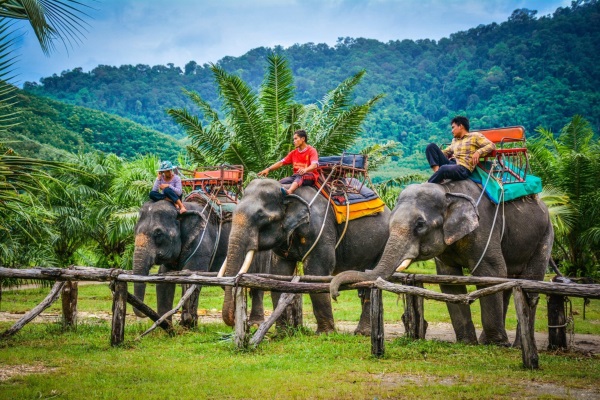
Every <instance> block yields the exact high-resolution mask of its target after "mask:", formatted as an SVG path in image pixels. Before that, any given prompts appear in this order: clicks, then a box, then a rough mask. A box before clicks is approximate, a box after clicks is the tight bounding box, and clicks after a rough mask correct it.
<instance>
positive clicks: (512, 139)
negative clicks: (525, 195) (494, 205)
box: [473, 126, 530, 184]
mask: <svg viewBox="0 0 600 400" xmlns="http://www.w3.org/2000/svg"><path fill="white" fill-rule="evenodd" d="M473 132H479V133H481V134H482V135H484V136H485V137H486V138H488V139H489V140H490V141H492V142H493V143H494V144H495V145H496V150H494V151H492V152H491V153H490V154H488V155H487V156H485V157H482V158H481V159H480V161H479V164H478V167H480V168H481V169H483V170H484V171H485V172H486V173H487V174H490V169H492V171H491V176H492V177H493V178H495V179H496V180H497V181H499V182H501V183H502V184H509V183H523V182H525V180H526V178H527V174H528V173H529V172H530V169H529V157H528V156H527V148H526V147H525V128H523V127H522V126H509V127H505V128H492V129H480V130H474V131H473Z"/></svg>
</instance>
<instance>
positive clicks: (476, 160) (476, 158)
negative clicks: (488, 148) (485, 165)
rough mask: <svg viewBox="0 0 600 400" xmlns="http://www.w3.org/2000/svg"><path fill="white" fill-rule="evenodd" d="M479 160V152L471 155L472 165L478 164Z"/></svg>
mask: <svg viewBox="0 0 600 400" xmlns="http://www.w3.org/2000/svg"><path fill="white" fill-rule="evenodd" d="M480 158H481V155H480V154H479V150H478V151H476V152H475V153H473V157H472V161H473V165H477V163H479V159H480Z"/></svg>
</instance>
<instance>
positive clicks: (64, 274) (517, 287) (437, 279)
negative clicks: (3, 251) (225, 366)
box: [0, 266, 600, 368]
mask: <svg viewBox="0 0 600 400" xmlns="http://www.w3.org/2000/svg"><path fill="white" fill-rule="evenodd" d="M0 278H19V279H34V280H50V281H56V282H57V284H56V285H55V286H54V289H53V291H52V293H51V294H50V295H49V296H48V297H47V298H46V299H45V300H44V301H43V302H42V303H41V304H40V305H39V306H37V307H36V308H35V309H34V310H32V311H30V312H29V313H27V314H26V315H25V316H24V317H23V318H22V319H21V320H20V321H18V322H17V323H16V324H15V325H14V326H13V327H11V328H10V329H8V330H7V331H5V332H4V333H2V334H0V337H8V336H11V335H13V334H15V333H16V332H18V330H19V329H21V328H22V326H24V325H25V324H26V323H27V322H29V321H31V320H32V319H33V318H35V316H36V315H38V314H39V313H41V311H42V310H43V309H45V308H47V307H48V306H49V305H50V304H51V303H52V301H54V300H56V299H57V298H58V294H57V293H58V292H60V288H62V286H63V285H60V284H59V282H64V281H68V282H75V281H96V282H98V281H99V282H111V285H110V287H111V290H112V291H113V307H112V311H113V319H112V331H111V344H112V345H119V344H121V343H122V342H123V340H124V333H125V311H126V306H125V305H126V303H130V304H131V305H133V306H134V307H136V308H137V309H138V310H140V311H142V312H143V313H145V314H146V315H147V316H149V317H150V318H151V319H152V320H153V321H154V322H155V324H154V325H153V327H152V328H151V329H149V330H148V331H147V332H150V331H151V330H152V329H154V328H155V327H156V326H160V327H161V328H163V329H165V330H166V331H168V332H172V328H171V324H170V322H169V321H168V320H166V319H165V318H161V316H159V315H158V314H157V313H156V312H154V311H153V310H152V309H151V308H150V307H148V306H147V305H145V304H144V303H143V302H141V301H140V300H139V299H137V298H136V297H135V296H134V295H132V294H130V293H129V292H128V291H127V283H128V282H145V283H154V284H155V283H173V284H187V285H204V286H235V287H236V291H235V296H236V311H235V312H236V327H235V338H234V342H235V343H236V345H237V346H239V347H250V346H257V345H258V343H260V341H261V340H262V338H263V337H264V334H265V333H266V331H267V330H268V329H269V327H270V326H271V325H272V324H273V323H274V320H275V318H270V319H269V320H268V321H266V322H265V324H268V325H265V326H261V327H259V330H258V331H257V335H255V337H254V338H250V337H249V327H248V324H247V322H246V321H247V310H246V307H247V305H246V300H245V295H244V289H243V288H253V289H261V290H264V291H277V292H282V293H325V292H329V282H330V280H331V278H332V277H323V276H302V277H290V276H280V275H268V274H244V275H242V276H238V277H221V278H218V277H216V274H215V273H198V272H191V271H180V272H176V273H168V274H157V275H150V276H139V275H133V274H132V273H131V272H129V271H124V270H119V269H110V270H108V269H101V268H92V267H82V266H72V267H70V268H68V269H58V268H32V269H12V268H2V267H0ZM424 283H427V284H449V285H481V286H487V287H484V288H482V289H479V290H475V291H473V292H471V293H468V294H461V295H449V294H444V293H439V292H436V291H433V290H428V289H424V288H423V287H422V286H423V284H424ZM57 287H59V289H57ZM360 288H363V289H371V295H370V296H371V352H372V354H373V355H374V356H377V357H380V356H382V355H383V354H384V352H385V346H384V338H385V334H384V324H383V303H382V301H381V294H382V291H383V290H386V291H390V292H393V293H397V294H405V295H407V296H409V297H411V298H413V300H414V301H410V302H407V304H409V307H407V310H405V315H404V316H403V320H404V321H405V326H406V327H407V329H406V331H407V334H408V335H409V336H411V337H413V338H424V336H425V330H426V322H425V321H424V319H423V312H422V307H423V301H422V299H432V300H437V301H443V302H449V303H457V304H471V303H473V302H474V301H475V300H477V299H479V298H481V297H483V296H487V295H490V294H493V293H497V292H501V291H506V290H512V291H513V295H514V299H515V308H516V314H517V319H518V321H519V326H520V327H521V329H520V335H521V343H522V352H523V365H524V366H525V367H526V368H538V355H537V349H536V346H535V341H534V340H533V338H534V336H533V334H534V332H533V331H532V330H531V329H530V328H529V327H530V325H531V324H530V323H529V321H527V313H526V312H525V309H526V307H527V293H528V292H532V293H542V294H547V295H554V296H561V297H564V296H571V297H584V298H590V299H600V285H591V284H565V283H556V282H536V281H527V280H520V279H503V278H481V277H471V276H464V277H458V276H440V275H417V274H402V273H396V274H394V275H393V276H392V277H391V278H390V280H389V281H385V280H383V279H381V278H379V279H377V280H376V281H375V282H360V283H356V284H352V285H345V286H342V287H341V288H340V290H351V289H360ZM192 291H193V287H192V288H190V289H189V290H188V292H189V293H191V292H192ZM71 292H73V293H75V294H76V293H77V290H74V291H73V290H71ZM282 299H285V302H284V303H283V304H282V307H281V308H284V307H285V306H286V305H287V304H288V303H289V301H291V297H290V298H289V299H288V298H287V297H282ZM419 299H420V300H419ZM183 300H184V299H182V301H181V302H180V304H178V306H177V307H176V308H175V309H174V310H172V313H174V312H175V310H177V309H178V307H181V305H182V304H183V303H184V301H183ZM63 304H69V305H70V306H69V307H68V308H70V309H72V310H74V311H72V312H76V309H77V307H76V305H75V306H73V302H72V301H71V302H69V301H65V300H64V299H63ZM280 311H281V309H278V310H277V313H276V315H277V314H279V313H280ZM63 312H64V310H63ZM419 313H420V315H418V314H419ZM415 314H417V315H415ZM65 320H69V321H74V317H73V316H70V317H69V316H68V317H65ZM549 325H550V324H549ZM556 328H557V327H553V329H556ZM549 329H550V327H549ZM147 332H146V333H147ZM554 333H556V332H554ZM551 336H552V335H551ZM554 336H556V335H554ZM565 343H566V341H565Z"/></svg>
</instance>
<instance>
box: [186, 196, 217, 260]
mask: <svg viewBox="0 0 600 400" xmlns="http://www.w3.org/2000/svg"><path fill="white" fill-rule="evenodd" d="M206 207H208V203H206V205H205V206H204V208H203V209H202V212H201V213H204V210H206ZM210 214H212V207H211V208H210V210H209V211H208V217H207V218H206V225H205V226H204V230H203V231H202V236H201V237H200V240H199V241H198V244H197V245H196V248H195V249H194V251H193V252H192V254H190V256H189V257H188V258H187V259H186V260H185V262H184V263H183V264H182V266H183V267H185V265H186V264H187V263H188V261H190V259H191V258H192V257H193V256H194V254H196V252H197V251H198V249H199V248H200V245H201V244H202V240H203V239H204V234H206V231H207V229H206V228H207V227H208V221H209V219H210Z"/></svg>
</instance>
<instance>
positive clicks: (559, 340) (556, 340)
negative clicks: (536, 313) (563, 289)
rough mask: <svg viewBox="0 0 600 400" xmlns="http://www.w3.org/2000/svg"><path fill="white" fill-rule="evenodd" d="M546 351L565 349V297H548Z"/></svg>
mask: <svg viewBox="0 0 600 400" xmlns="http://www.w3.org/2000/svg"><path fill="white" fill-rule="evenodd" d="M547 304H548V350H558V349H566V348H567V324H566V323H567V318H566V317H565V296H560V295H557V294H551V295H548V303H547Z"/></svg>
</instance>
